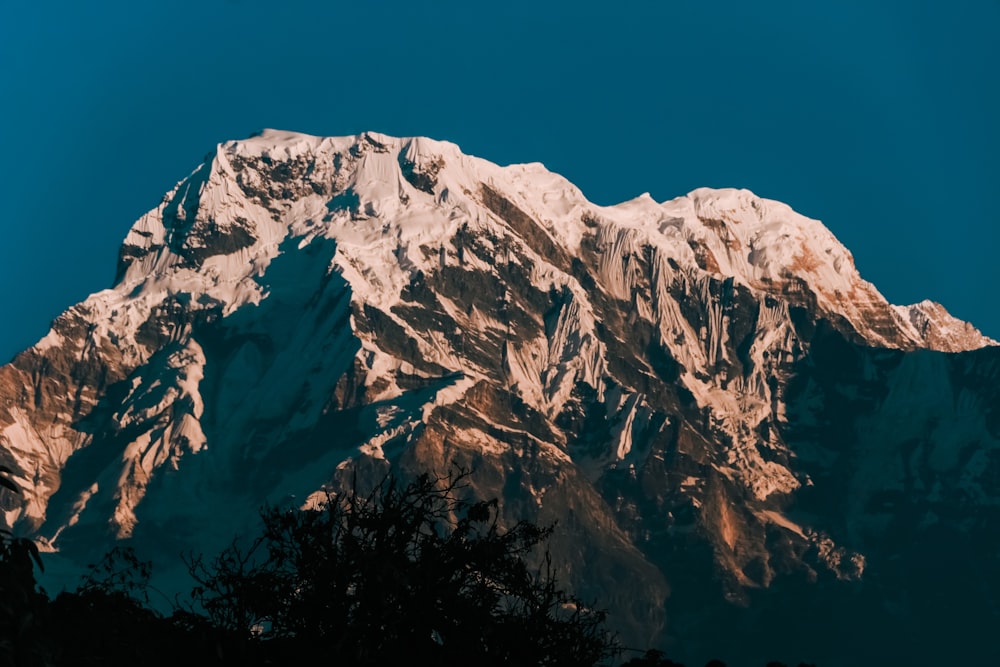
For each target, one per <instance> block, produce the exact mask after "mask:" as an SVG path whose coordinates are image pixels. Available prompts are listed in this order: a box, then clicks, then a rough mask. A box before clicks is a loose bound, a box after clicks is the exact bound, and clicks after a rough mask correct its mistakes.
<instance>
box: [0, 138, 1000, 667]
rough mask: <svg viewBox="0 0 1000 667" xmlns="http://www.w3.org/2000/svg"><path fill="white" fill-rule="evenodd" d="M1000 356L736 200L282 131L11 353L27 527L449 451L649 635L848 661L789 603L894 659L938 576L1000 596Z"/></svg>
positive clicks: (196, 179)
mask: <svg viewBox="0 0 1000 667" xmlns="http://www.w3.org/2000/svg"><path fill="white" fill-rule="evenodd" d="M993 345H994V343H993V341H990V340H989V339H986V338H985V337H983V336H982V335H981V334H979V332H977V331H976V330H975V329H974V328H973V327H972V326H971V325H968V324H966V323H963V322H959V321H957V320H955V319H954V318H951V317H950V316H949V315H948V314H947V313H946V312H945V311H944V309H943V308H942V307H941V306H939V305H937V304H933V303H930V302H924V303H922V304H917V305H915V306H908V307H897V306H892V305H890V304H888V303H887V302H886V301H885V299H884V298H882V296H881V295H880V294H879V293H878V291H877V290H876V289H875V287H873V286H872V285H871V284H869V283H867V282H865V281H864V280H862V279H861V277H860V276H859V275H858V273H857V271H856V269H855V268H854V265H853V262H852V259H851V255H850V253H849V252H848V251H847V250H846V249H845V248H844V247H843V246H842V245H840V243H839V242H837V240H836V239H835V238H834V237H833V236H832V235H831V234H830V232H829V231H828V230H827V229H826V228H825V227H823V226H822V225H821V224H820V223H819V222H817V221H814V220H810V219H808V218H805V217H802V216H800V215H798V214H796V213H795V212H793V211H792V210H791V209H790V208H788V207H787V206H785V205H783V204H780V203H778V202H774V201H769V200H764V199H760V198H758V197H756V196H754V195H753V194H752V193H750V192H747V191H736V190H707V189H703V190H697V191H695V192H693V193H691V194H689V195H687V196H685V197H680V198H678V199H675V200H672V201H668V202H664V203H657V202H655V201H653V200H652V199H651V198H650V197H649V196H648V195H644V196H642V197H639V198H637V199H634V200H632V201H629V202H625V203H623V204H619V205H617V206H612V207H600V206H596V205H593V204H591V203H589V202H588V201H587V200H586V199H585V198H584V196H583V195H582V194H581V193H580V192H579V190H578V189H577V188H575V187H574V186H573V185H572V184H570V183H569V182H567V181H566V180H565V179H563V178H562V177H560V176H558V175H556V174H552V173H550V172H548V171H547V170H545V169H544V167H542V166H541V165H537V164H530V165H514V166H510V167H498V166H496V165H493V164H491V163H488V162H486V161H483V160H480V159H477V158H473V157H470V156H466V155H463V154H462V153H461V152H460V151H459V150H458V148H457V147H456V146H454V145H452V144H448V143H443V142H436V141H431V140H427V139H395V138H391V137H386V136H382V135H377V134H372V133H368V134H363V135H360V136H356V137H342V138H318V137H310V136H305V135H297V134H290V133H281V132H273V131H268V132H265V133H263V134H262V135H261V136H258V137H254V138H251V139H248V140H246V141H237V142H229V143H226V144H223V145H220V146H219V147H218V150H217V151H216V153H215V155H214V156H212V157H211V159H209V160H208V161H206V162H205V163H204V164H203V165H201V166H200V167H199V168H198V169H197V170H195V171H194V172H193V173H192V174H191V175H190V176H189V177H188V178H187V179H185V180H183V181H181V182H180V183H179V184H178V186H177V187H176V188H175V189H174V190H173V191H171V192H170V193H168V194H167V195H166V196H165V197H164V199H163V201H162V202H161V204H160V205H159V206H158V207H157V208H155V209H154V210H152V211H150V212H149V213H148V214H147V215H145V216H144V217H143V218H142V219H140V220H139V221H138V222H137V223H136V224H135V225H134V226H133V228H132V230H131V231H130V232H129V234H128V236H127V237H126V239H125V242H124V244H123V245H122V249H121V252H120V263H119V270H118V279H117V282H116V284H115V286H114V287H113V288H112V289H109V290H105V291H103V292H98V293H96V294H94V295H93V296H92V297H90V298H89V299H87V300H86V301H85V302H83V303H81V304H79V305H77V306H74V307H73V308H71V309H70V310H69V311H67V312H66V313H65V314H64V315H62V316H61V317H60V318H59V319H57V320H56V322H54V324H53V327H52V330H51V331H50V333H49V334H48V335H47V336H46V337H45V338H44V339H43V340H42V341H40V342H39V343H38V344H37V345H35V346H34V347H33V348H31V349H29V350H27V351H25V352H23V353H22V354H20V355H18V356H17V357H16V358H15V359H14V360H13V362H11V363H10V364H8V365H7V366H4V367H2V368H0V456H2V457H3V459H4V461H3V462H6V463H7V464H12V466H13V467H15V468H16V469H17V470H19V471H20V478H19V481H20V482H21V484H22V486H24V487H25V489H26V493H25V496H24V498H23V499H21V500H17V499H14V498H12V497H10V496H7V497H6V498H4V502H5V503H6V504H5V506H4V507H5V509H6V514H5V517H6V521H7V523H8V524H11V525H15V526H16V527H17V529H18V530H20V531H22V532H26V533H29V534H31V535H33V536H35V537H36V538H37V539H38V540H39V541H40V542H41V543H42V544H44V545H46V546H47V547H48V548H50V549H52V550H58V551H60V552H61V553H62V554H64V555H65V556H66V557H67V558H70V559H76V560H79V561H81V562H86V560H85V559H87V558H93V557H94V555H95V554H99V553H101V552H103V551H104V550H106V549H107V547H108V546H109V545H110V543H111V542H112V541H113V540H122V539H128V540H132V541H134V542H135V543H136V544H139V545H145V546H147V547H148V548H150V549H156V550H158V552H159V554H160V557H161V558H162V559H170V558H172V557H173V555H174V554H178V553H181V552H183V551H186V550H191V549H196V550H209V551H210V550H212V549H214V548H217V547H218V546H221V543H223V542H225V541H227V540H228V537H229V536H230V535H231V534H232V533H233V532H234V531H236V530H241V529H245V527H246V526H247V525H251V524H252V522H253V519H254V517H255V516H256V512H257V509H258V508H259V506H260V505H261V503H263V502H265V501H270V502H287V501H292V502H295V503H298V504H303V503H306V502H308V500H309V497H310V495H311V494H313V493H319V492H322V490H323V489H324V488H328V487H330V486H336V485H338V484H341V483H343V482H344V480H346V479H348V478H349V476H350V475H351V474H352V473H353V474H358V473H359V472H360V473H361V475H362V477H365V476H377V475H381V474H383V473H384V471H385V470H387V469H395V470H397V471H398V472H402V473H403V474H407V473H408V472H413V471H416V470H422V469H428V468H433V469H436V470H443V469H445V468H447V467H448V466H449V465H450V464H451V463H452V462H457V463H458V464H460V465H465V466H470V467H472V468H473V469H474V471H475V474H474V477H473V479H474V486H473V491H474V492H475V493H477V494H479V495H481V496H484V497H494V496H495V497H499V498H501V499H502V501H503V508H504V510H503V511H504V515H505V516H506V517H507V518H508V519H509V520H515V519H529V520H533V521H539V522H550V521H553V520H558V521H559V526H560V529H559V531H558V533H557V537H556V538H555V540H554V542H553V543H552V545H551V546H552V549H553V551H554V552H555V553H556V555H557V557H558V559H559V560H560V561H561V562H563V563H565V572H564V576H565V577H566V578H567V580H568V581H570V582H572V584H573V585H574V586H575V587H576V588H577V590H578V591H579V592H581V593H582V594H583V595H584V596H593V597H596V598H597V599H598V600H600V602H601V603H602V604H604V605H606V606H608V607H609V608H610V609H611V611H612V617H611V618H612V623H613V624H614V625H616V626H617V627H618V628H620V629H621V631H622V633H623V637H624V638H625V639H626V641H627V642H628V643H630V644H632V645H638V646H648V645H652V644H653V643H663V642H668V643H671V642H672V644H671V646H673V647H674V649H675V651H676V654H677V655H680V656H682V657H683V656H688V657H689V659H704V658H705V657H707V655H708V654H713V655H723V656H725V655H729V656H730V659H731V660H735V659H736V658H738V657H741V656H743V657H745V656H751V655H755V654H754V653H753V651H756V650H757V649H758V648H759V647H760V646H764V647H767V646H775V645H787V646H789V647H796V646H798V648H800V649H801V652H800V653H797V654H794V655H790V656H789V657H788V660H792V659H793V658H799V657H801V658H803V659H804V658H807V657H811V656H813V657H816V658H817V659H818V658H819V657H820V655H817V651H820V652H821V656H826V657H828V658H829V659H830V660H833V661H836V660H838V659H845V658H848V657H850V656H849V654H845V653H843V651H844V650H845V649H844V646H843V644H842V643H841V642H837V641H835V640H834V637H833V636H832V633H831V632H830V631H829V627H830V626H829V625H828V626H825V627H826V629H825V631H823V632H820V631H819V630H822V629H823V627H824V626H822V625H821V624H820V625H816V624H813V623H807V622H806V621H805V620H804V618H803V616H802V615H801V614H796V613H791V612H790V611H789V609H790V608H791V607H794V605H798V604H801V601H802V600H806V599H810V600H813V601H814V603H816V604H820V605H822V606H823V609H824V611H823V614H827V615H831V618H825V617H824V618H825V621H824V622H826V623H834V626H835V627H837V626H836V624H837V622H838V621H837V617H838V615H843V616H844V618H850V619H851V620H850V621H849V622H846V621H844V622H842V623H840V625H841V626H844V627H847V626H850V628H851V629H850V631H851V632H853V633H856V634H858V636H861V637H865V636H869V639H870V642H871V643H872V645H873V646H876V645H877V646H881V647H882V648H884V649H886V650H889V649H891V648H894V647H893V645H892V644H891V643H887V642H889V639H888V638H889V637H891V636H892V629H891V628H889V629H886V630H885V633H884V634H882V635H879V634H878V633H875V632H874V630H872V625H873V624H874V623H882V624H883V626H884V627H888V626H886V625H885V624H888V625H889V626H891V625H892V624H893V623H895V624H896V625H895V626H893V627H896V628H897V629H898V628H902V627H904V626H905V624H907V623H909V624H911V625H912V624H913V623H915V622H917V621H918V620H919V622H920V623H927V624H931V621H929V620H927V619H930V618H935V619H937V618H939V617H940V616H941V615H940V614H937V615H934V614H931V612H932V611H933V605H932V604H931V603H929V602H927V601H926V600H923V598H921V597H920V594H919V593H914V591H916V590H932V589H933V590H935V591H938V589H939V588H940V589H941V590H944V591H951V593H950V594H951V596H952V597H951V598H949V599H951V600H952V601H953V602H954V603H955V604H959V603H961V601H963V600H964V601H974V602H969V604H971V605H972V608H974V611H975V612H976V613H980V612H982V613H985V612H984V611H983V610H995V609H996V607H995V605H996V604H997V603H998V602H1000V597H998V596H997V595H996V593H997V589H996V583H997V582H996V581H995V576H994V575H992V574H989V575H988V576H983V577H980V578H976V579H975V580H974V581H973V580H972V575H970V574H968V573H969V569H968V567H961V566H960V565H961V563H960V562H954V563H953V562H952V560H955V559H959V557H958V556H957V555H955V553H954V552H952V551H951V550H950V549H948V550H945V549H943V548H942V546H941V545H942V542H941V540H945V541H946V543H947V544H948V545H949V546H954V548H955V549H961V550H962V554H963V555H962V556H961V559H967V561H964V560H963V561H961V562H966V563H971V564H974V565H978V566H981V567H983V568H984V569H988V570H989V571H990V572H992V569H990V565H991V564H992V561H991V560H990V559H992V558H995V554H996V553H997V549H998V548H1000V541H998V540H997V538H996V537H995V535H997V534H1000V533H997V531H995V530H993V529H992V528H993V523H994V522H995V521H997V519H998V518H1000V513H998V512H997V510H996V507H997V502H998V500H1000V493H998V492H1000V476H998V471H1000V460H997V459H998V456H1000V454H998V448H1000V348H997V347H993ZM929 545H930V546H929ZM946 551H947V553H948V554H950V555H949V556H943V555H942V554H943V553H945V552H946ZM941 558H944V559H945V561H941V560H940V559H941ZM948 558H951V559H952V560H948ZM961 559H960V560H961ZM942 563H943V564H944V565H945V566H947V572H948V574H947V575H941V574H940V573H939V572H936V568H937V566H938V565H941V564H942ZM931 569H934V570H935V572H931V571H930V570H931ZM956 578H957V579H956ZM965 578H969V581H966V579H965ZM942 582H952V583H956V582H957V583H956V586H960V587H961V586H964V587H965V588H955V587H951V588H949V587H948V586H946V585H945V584H944V583H942ZM970 586H971V588H968V587H970ZM990 613H993V614H995V613H996V612H995V611H993V612H990ZM953 617H954V616H949V618H953ZM961 627H963V628H969V627H970V626H969V625H968V624H964V625H962V626H961ZM720 628H723V629H724V635H725V636H727V637H729V638H730V639H728V640H727V642H729V643H724V644H722V645H720V643H719V641H718V638H719V633H720V631H721V630H720ZM814 631H815V632H814ZM866 632H867V633H868V634H867V635H866V634H865V633H866ZM725 633H728V634H725ZM880 637H881V639H880ZM796 642H800V643H798V644H797V643H796ZM824 642H825V643H824ZM727 651H728V652H729V653H727ZM838 651H839V652H838ZM914 651H916V653H915V654H918V655H927V652H926V650H925V648H921V647H919V646H918V647H917V648H915V649H914ZM772 657H773V656H772ZM831 664H834V663H831ZM854 664H859V663H857V662H855V663H854Z"/></svg>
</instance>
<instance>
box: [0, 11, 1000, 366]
mask: <svg viewBox="0 0 1000 667" xmlns="http://www.w3.org/2000/svg"><path fill="white" fill-rule="evenodd" d="M998 34H1000V2H998V1H997V0H976V1H973V0H951V1H950V2H947V3H942V2H940V1H937V0H935V1H922V0H881V1H880V2H877V3H872V2H866V1H860V0H859V1H850V0H848V1H843V0H840V1H837V2H833V1H830V2H802V1H801V0H785V1H782V0H775V1H771V0H769V1H768V2H762V3H751V2H746V1H745V0H739V1H727V2H721V1H719V2H711V1H707V0H661V1H658V2H652V1H650V2H631V1H628V0H619V1H618V2H608V3H604V2H602V3H593V4H592V5H588V4H587V3H586V2H575V3H571V2H565V3H555V2H544V1H543V0H536V1H535V2H523V3H522V2H517V1H507V2H503V3H490V5H487V4H486V3H471V2H433V3H430V2H428V3H420V2H416V1H414V0H409V1H407V2H385V1H383V2H377V1H371V2H350V3H347V2H335V1H323V2H320V1H316V2H301V1H295V0H285V1H284V2H282V3H277V2H256V1H251V0H245V1H244V0H228V1H226V0H199V1H197V2H184V1H178V0H174V1H171V2H134V1H130V2H118V3H116V2H103V1H102V2H89V3H80V2H69V1H66V2H15V1H13V0H10V1H6V2H2V3H0V132H2V133H3V153H2V160H0V202H2V218H0V220H2V223H0V224H2V227H0V229H2V237H0V238H2V244H0V313H2V315H0V358H2V359H7V358H9V357H10V356H12V355H13V354H14V353H15V352H16V351H18V350H19V349H22V348H24V347H26V346H28V345H30V344H31V343H33V342H34V341H36V340H37V339H38V338H39V337H41V336H42V335H44V333H45V331H46V330H47V328H48V324H49V322H50V321H51V319H52V318H53V317H55V316H56V315H57V314H58V313H59V312H61V311H62V310H63V309H65V308H66V307H67V306H69V305H70V304H72V303H75V302H76V301H79V300H82V299H83V298H84V297H86V296H87V294H89V293H91V292H94V291H97V290H99V289H102V288H105V287H108V286H109V285H110V283H111V280H112V277H113V275H114V268H115V257H116V253H117V247H118V244H119V243H120V241H121V239H122V238H123V237H124V236H125V233H126V231H127V230H128V228H129V226H130V225H131V224H132V222H133V221H134V220H135V219H136V218H138V217H139V216H140V215H141V214H142V213H144V212H145V211H146V210H148V209H150V208H152V207H153V206H155V205H156V204H157V202H158V201H159V199H160V197H161V196H162V194H163V193H164V192H165V191H166V190H168V189H169V188H171V187H172V186H173V185H174V183H175V182H176V181H178V180H179V179H181V178H182V177H184V176H185V175H186V174H187V173H188V172H190V170H191V169H193V168H194V167H195V166H196V165H197V164H198V162H199V161H200V160H201V159H202V157H203V156H204V155H205V154H206V153H207V152H208V151H210V150H211V149H212V148H213V146H214V145H215V144H216V143H218V142H220V141H224V140H227V139H233V138H242V137H245V136H247V135H249V134H250V133H252V132H254V131H256V130H259V129H261V128H263V127H277V128H282V129H290V130H298V131H303V132H309V133H313V134H322V135H342V134H353V133H356V132H359V131H362V130H366V129H373V130H378V131H381V132H385V133H388V134H393V135H406V136H409V135H427V136H431V137H434V138H438V139H447V140H450V141H453V142H455V143H457V144H459V145H460V146H461V147H462V148H463V150H464V151H465V152H467V153H472V154H474V155H479V156H481V157H485V158H487V159H490V160H493V161H495V162H499V163H510V162H529V161H540V162H543V163H545V165H546V166H548V167H549V168H550V169H552V170H554V171H557V172H560V173H562V174H563V175H565V176H566V177H568V178H569V179H570V180H571V181H573V182H575V183H576V184H577V185H578V186H579V187H580V188H581V189H582V190H583V192H584V193H585V194H586V195H587V196H588V197H589V198H590V199H591V200H593V201H595V202H597V203H600V204H611V203H615V202H618V201H622V200H625V199H629V198H631V197H634V196H636V195H638V194H640V193H642V192H644V191H649V192H650V193H651V194H652V195H653V196H654V197H655V198H657V199H658V200H663V199H668V198H671V197H674V196H677V195H680V194H684V193H686V192H688V191H689V190H691V189H693V188H695V187H699V186H713V187H723V186H735V187H747V188H750V189H751V190H753V191H754V192H756V193H757V194H758V195H761V196H764V197H769V198H772V199H780V200H783V201H786V202H788V203H789V204H791V205H792V206H793V207H794V208H796V209H797V210H798V211H800V212H802V213H804V214H806V215H809V216H811V217H815V218H819V219H821V220H823V221H824V222H825V223H826V224H827V226H828V227H830V229H832V230H833V232H834V233H835V234H836V235H837V236H838V237H839V238H840V240H841V241H842V242H843V243H844V244H845V245H846V246H847V247H848V248H850V249H851V251H852V252H853V253H854V256H855V259H856V262H857V265H858V267H859V269H860V270H861V273H862V275H863V276H864V277H865V278H867V279H868V280H870V281H872V282H874V283H875V284H876V285H877V286H878V287H879V289H880V290H881V291H882V292H883V294H885V295H886V297H887V298H889V300H890V301H892V302H894V303H912V302H915V301H919V300H921V299H924V298H930V299H934V300H936V301H939V302H941V303H943V304H944V305H945V306H946V307H947V308H948V309H949V310H951V312H952V313H953V314H955V315H956V316H959V317H962V318H965V319H969V320H971V321H972V322H973V323H974V324H976V325H977V326H979V327H980V328H981V329H983V330H984V331H985V332H986V333H987V334H989V335H992V336H993V337H997V338H1000V313H998V310H997V305H998V297H997V292H996V290H997V285H996V282H997V278H1000V269H998V267H997V263H996V262H995V254H996V252H997V248H998V243H997V242H998V240H1000V206H998V205H997V202H996V201H995V200H996V199H997V196H998V194H1000V157H998V156H1000V39H998V38H997V35H998Z"/></svg>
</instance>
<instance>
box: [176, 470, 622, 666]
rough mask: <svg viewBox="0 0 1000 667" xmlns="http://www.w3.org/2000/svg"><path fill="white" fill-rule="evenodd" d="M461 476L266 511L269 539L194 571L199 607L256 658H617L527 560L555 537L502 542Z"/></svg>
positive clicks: (516, 531)
mask: <svg viewBox="0 0 1000 667" xmlns="http://www.w3.org/2000/svg"><path fill="white" fill-rule="evenodd" d="M467 476H468V473H467V472H466V471H461V470H459V471H456V472H455V473H453V474H451V475H448V476H446V477H434V476H430V475H422V476H420V477H419V478H417V479H416V480H414V481H413V482H411V483H410V484H407V485H405V486H403V485H400V484H399V483H398V482H397V481H396V480H395V479H394V478H391V477H389V478H386V479H384V480H383V481H382V483H381V484H379V485H378V486H377V487H376V488H375V489H374V490H373V491H372V492H371V493H368V494H361V493H359V492H358V491H357V489H355V490H354V491H352V492H351V493H347V494H329V495H327V497H326V498H325V500H324V501H323V502H322V503H320V504H319V506H318V507H317V508H316V509H314V510H306V511H302V510H283V509H277V508H270V509H267V510H265V511H264V512H263V520H264V532H263V534H262V535H261V536H260V537H258V538H257V539H256V540H254V541H252V542H251V543H249V544H248V545H246V546H243V547H241V546H240V544H239V543H236V542H234V543H233V544H232V545H231V546H230V547H229V548H228V549H226V550H225V551H224V552H223V553H221V554H220V555H219V556H218V557H216V558H215V559H214V560H212V561H210V562H206V561H204V560H203V559H200V558H192V559H190V560H189V567H190V571H191V573H192V575H193V576H194V577H195V579H196V580H197V581H198V582H199V585H198V587H197V588H196V589H195V591H194V598H195V600H196V602H197V606H198V607H199V608H201V609H203V610H204V612H205V613H207V614H208V617H209V619H211V621H212V623H213V624H215V625H217V626H219V627H222V628H225V629H226V630H229V631H231V632H235V633H243V635H244V636H245V637H248V638H252V639H258V640H260V641H261V646H266V647H268V648H275V649H278V650H280V652H281V654H282V655H285V656H286V657H287V656H288V655H289V652H290V651H295V652H296V653H301V655H303V656H305V655H309V654H312V653H314V652H315V651H317V650H321V651H323V654H324V655H327V656H330V657H332V658H337V659H340V660H343V661H345V662H347V663H348V664H358V665H364V664H386V663H389V662H393V661H427V662H431V663H433V664H468V663H469V662H474V663H477V664H483V665H494V664H495V665H501V664H503V665H510V664H514V665H518V664H523V665H529V664H530V665H593V664H595V663H597V662H598V661H600V660H602V659H604V658H607V657H610V656H611V655H613V654H614V653H615V650H616V645H615V642H614V639H613V637H611V636H610V635H609V634H608V633H607V632H606V631H605V630H604V627H603V622H604V619H605V614H604V612H602V611H598V610H595V609H594V608H592V607H590V606H588V605H586V604H584V603H583V602H581V601H580V600H579V599H577V598H575V597H573V596H571V595H569V594H568V593H566V592H565V591H564V590H562V589H561V588H560V587H559V586H558V581H557V579H556V576H555V572H554V567H553V565H552V562H551V559H549V558H548V557H547V556H546V557H545V558H544V563H543V565H542V567H541V568H540V569H539V570H537V571H535V570H532V569H531V568H530V567H529V566H528V565H527V564H526V561H525V558H526V557H528V556H529V555H530V554H531V552H532V551H533V550H534V548H535V547H536V546H538V545H539V544H540V543H541V542H543V541H544V540H545V538H547V537H548V536H549V534H550V533H551V532H552V528H551V527H548V528H540V527H538V526H535V525H534V524H531V523H527V522H521V523H517V524H515V525H514V526H513V527H511V528H510V529H507V530H504V529H503V528H502V526H501V525H500V522H499V517H498V504H497V502H496V501H495V500H494V501H489V502H472V501H466V500H463V499H462V498H461V493H462V491H463V489H464V488H465V484H466V478H467Z"/></svg>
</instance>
